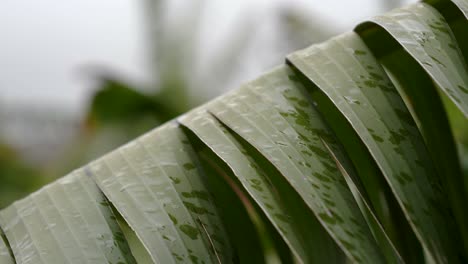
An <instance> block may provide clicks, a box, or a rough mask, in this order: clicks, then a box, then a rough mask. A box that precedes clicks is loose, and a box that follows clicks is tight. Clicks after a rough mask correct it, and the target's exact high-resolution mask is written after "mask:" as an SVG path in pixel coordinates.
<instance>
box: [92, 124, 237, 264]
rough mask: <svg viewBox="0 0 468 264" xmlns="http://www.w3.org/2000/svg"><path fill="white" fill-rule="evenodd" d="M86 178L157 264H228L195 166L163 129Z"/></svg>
mask: <svg viewBox="0 0 468 264" xmlns="http://www.w3.org/2000/svg"><path fill="white" fill-rule="evenodd" d="M87 172H88V173H89V174H90V175H92V177H93V179H95V180H96V182H97V184H98V186H99V187H100V188H101V189H102V190H103V192H104V194H105V195H106V196H107V197H108V198H109V200H110V201H111V202H112V204H113V205H114V206H115V208H116V209H117V210H118V211H119V213H120V214H121V215H122V217H123V218H124V219H125V220H126V222H127V223H128V225H129V226H130V228H132V229H133V230H134V231H135V233H136V235H137V237H138V238H140V240H141V242H142V243H143V245H144V246H145V247H146V249H147V251H148V253H149V255H150V256H151V258H152V260H153V261H154V262H156V263H186V262H191V261H192V262H200V263H202V262H204V263H218V262H222V263H225V262H226V263H228V262H230V261H232V253H231V252H230V246H229V241H228V239H227V237H226V234H225V231H224V227H223V225H222V223H221V222H220V219H219V216H218V212H217V210H216V208H215V206H214V204H213V202H212V198H211V196H210V193H209V192H208V191H207V189H206V187H205V183H204V182H203V179H202V177H203V176H202V175H203V171H202V170H201V167H200V165H199V164H198V161H197V160H196V157H195V155H194V153H193V150H192V149H191V147H190V145H189V142H188V140H187V139H186V137H185V135H184V134H183V133H182V131H181V130H180V129H179V127H178V126H177V125H176V124H173V123H169V124H166V125H164V126H162V127H160V128H158V129H156V130H154V131H152V132H150V133H148V134H146V135H144V136H142V137H141V138H139V139H137V140H135V141H132V142H131V143H129V144H127V145H125V146H123V147H121V148H120V149H118V150H116V151H114V152H111V153H110V154H108V155H106V156H104V157H103V158H101V159H99V160H97V161H95V162H93V163H91V164H90V165H89V166H88V167H87Z"/></svg>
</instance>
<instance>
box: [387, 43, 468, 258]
mask: <svg viewBox="0 0 468 264" xmlns="http://www.w3.org/2000/svg"><path fill="white" fill-rule="evenodd" d="M380 62H381V63H382V65H383V66H384V67H385V69H386V70H387V72H388V73H389V74H390V77H392V81H393V83H394V84H395V85H396V87H398V88H399V90H400V91H401V93H403V94H404V95H405V97H407V105H408V106H409V107H411V108H412V110H413V114H414V118H415V119H417V121H418V122H417V123H418V124H419V127H420V130H421V132H422V134H423V136H424V139H425V142H426V146H427V147H428V151H429V152H430V154H431V156H432V159H433V160H435V161H437V162H435V163H434V164H435V166H436V168H437V171H438V172H439V174H440V175H444V177H442V179H441V180H442V184H443V185H444V187H445V189H446V193H447V195H448V197H449V199H450V202H451V207H452V210H453V211H454V215H455V218H456V220H457V224H458V228H460V231H461V232H460V234H461V236H462V237H463V240H464V241H465V242H464V244H465V252H468V247H467V241H468V239H467V238H468V226H467V225H468V215H467V214H466V204H467V196H466V190H467V188H466V187H468V182H466V180H465V179H464V177H463V174H462V172H461V169H460V163H459V159H458V156H457V151H456V146H455V142H454V140H453V135H452V131H451V129H450V126H449V122H448V119H447V115H446V113H445V110H444V108H443V104H442V101H441V98H440V97H439V96H438V94H437V90H436V89H437V88H436V87H435V85H434V83H433V82H432V80H431V79H430V77H429V76H428V75H427V74H425V72H424V69H422V68H421V67H420V66H419V65H418V64H417V62H416V61H414V60H413V59H412V58H411V57H410V56H409V55H408V54H406V53H405V52H404V51H403V50H399V51H396V52H395V53H394V54H389V55H387V56H385V57H383V58H381V60H380ZM421 87H424V89H421ZM465 186H466V187H465Z"/></svg>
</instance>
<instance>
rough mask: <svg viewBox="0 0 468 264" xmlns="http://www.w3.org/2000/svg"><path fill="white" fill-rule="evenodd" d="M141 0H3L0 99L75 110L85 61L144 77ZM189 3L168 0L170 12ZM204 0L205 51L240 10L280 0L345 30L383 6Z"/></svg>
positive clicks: (345, 0)
mask: <svg viewBox="0 0 468 264" xmlns="http://www.w3.org/2000/svg"><path fill="white" fill-rule="evenodd" d="M140 1H141V0H140ZM140 1H134V0H99V1H95V0H35V1H33V0H2V1H1V2H0V103H2V102H9V103H17V102H22V103H29V102H32V103H34V104H35V105H37V104H39V105H41V104H46V105H51V106H57V107H65V109H68V110H69V111H73V112H76V111H80V110H82V108H83V106H84V103H85V102H86V100H87V98H88V96H89V94H90V92H91V89H92V88H93V86H92V82H91V78H89V76H88V75H87V74H88V72H87V71H86V70H85V69H87V66H89V65H105V66H108V67H109V68H111V69H113V70H115V71H116V72H117V73H121V74H124V76H128V77H130V78H131V79H134V80H147V79H148V72H146V69H147V67H146V66H147V64H148V63H149V62H148V59H147V56H146V54H145V44H144V43H145V35H144V19H143V16H142V11H143V10H142V8H141V6H140V4H141V2H140ZM186 1H187V0H177V1H174V0H172V3H175V4H174V6H175V7H176V8H175V9H174V10H175V11H174V12H175V13H177V12H179V11H178V10H181V9H183V8H184V7H185V6H186V5H184V4H185V3H187V2H186ZM169 2H171V1H169ZM205 2H206V3H209V4H208V5H207V8H206V9H205V10H204V25H205V26H204V27H203V30H202V32H201V34H202V35H201V39H202V40H203V42H205V43H202V47H206V48H205V49H204V50H211V49H212V48H213V49H215V48H216V45H219V43H220V42H222V39H223V38H224V37H225V35H223V33H226V32H231V30H230V29H231V28H230V27H232V26H234V24H235V23H236V21H237V20H236V18H238V16H239V14H244V15H245V14H248V15H253V16H260V17H261V15H262V14H265V13H267V12H269V10H270V9H271V7H272V5H273V4H277V3H279V2H282V4H288V5H300V6H301V7H303V8H304V9H306V10H312V11H313V13H314V14H319V15H320V16H321V17H324V18H327V19H328V20H329V21H333V22H334V23H335V24H334V26H335V27H336V28H339V29H343V31H344V30H347V29H351V28H352V27H353V26H354V25H355V24H356V23H358V22H359V21H362V20H363V19H365V18H366V17H369V16H371V15H375V14H377V13H379V12H381V10H382V9H381V7H380V8H379V6H378V4H379V1H376V0H326V1H323V0H284V1H281V0H275V1H273V0H257V1H254V0H237V1H231V0H216V1H210V2H209V1H205ZM403 2H412V1H411V0H404V1H403Z"/></svg>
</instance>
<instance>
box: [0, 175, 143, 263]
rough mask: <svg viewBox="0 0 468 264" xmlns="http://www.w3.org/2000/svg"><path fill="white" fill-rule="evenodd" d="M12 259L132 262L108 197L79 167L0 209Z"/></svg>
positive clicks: (58, 261) (30, 260)
mask: <svg viewBox="0 0 468 264" xmlns="http://www.w3.org/2000/svg"><path fill="white" fill-rule="evenodd" d="M0 224H1V225H2V228H3V230H4V231H5V234H6V237H7V239H8V241H9V243H10V245H11V249H12V251H13V253H14V257H15V259H16V263H88V262H89V263H91V262H93V263H136V262H135V259H134V258H133V256H132V255H131V254H130V250H129V248H128V245H127V242H126V241H125V239H124V237H123V234H122V232H121V230H120V228H119V226H118V225H117V222H116V219H115V216H114V215H113V214H112V211H111V208H110V206H109V204H108V203H107V200H106V199H105V197H104V196H103V195H102V193H101V192H100V191H99V189H98V188H97V186H96V185H95V183H94V182H92V180H91V179H89V178H88V177H87V176H86V175H84V174H82V173H81V172H79V171H77V172H73V173H71V174H70V175H68V176H66V177H64V178H62V179H60V180H58V181H57V182H55V183H53V184H50V185H48V186H46V187H45V188H43V189H41V190H40V191H38V192H35V193H33V194H32V195H30V196H28V197H27V198H24V199H22V200H19V201H17V202H15V203H14V204H12V205H11V206H9V207H8V208H6V209H5V210H3V211H1V212H0Z"/></svg>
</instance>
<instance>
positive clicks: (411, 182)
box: [288, 33, 453, 262]
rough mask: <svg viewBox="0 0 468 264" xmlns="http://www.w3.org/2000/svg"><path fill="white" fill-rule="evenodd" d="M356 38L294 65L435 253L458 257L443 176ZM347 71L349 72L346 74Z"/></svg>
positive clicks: (349, 36) (298, 57)
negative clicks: (358, 143)
mask: <svg viewBox="0 0 468 264" xmlns="http://www.w3.org/2000/svg"><path fill="white" fill-rule="evenodd" d="M370 54H371V53H370V51H369V50H368V48H367V47H366V46H365V44H364V43H363V42H362V40H360V39H359V37H358V36H357V35H356V34H355V33H346V34H344V35H342V36H339V37H336V38H334V39H332V40H330V41H328V42H326V43H324V44H321V45H316V46H312V47H310V48H308V49H305V50H303V51H299V52H296V53H293V54H292V55H290V56H289V57H288V59H289V61H290V62H291V63H292V64H293V65H294V66H295V67H296V68H298V70H299V71H301V72H303V73H304V75H305V76H306V77H308V78H309V79H310V80H311V81H312V82H313V83H314V84H315V85H317V86H318V87H319V88H320V90H321V91H322V92H323V93H324V94H325V95H326V96H327V97H328V98H329V100H331V101H332V102H333V103H334V104H335V105H336V107H337V108H338V110H339V111H340V112H341V113H342V114H343V115H344V116H345V117H346V119H347V120H348V122H349V123H350V124H351V125H352V127H353V128H354V129H355V130H356V131H357V132H358V134H359V136H360V137H361V140H362V141H363V143H364V144H365V145H366V147H367V148H368V150H369V152H370V153H371V154H372V156H373V157H374V159H375V161H376V162H377V164H378V166H379V167H380V169H381V171H382V173H383V174H384V176H385V178H386V180H387V182H388V184H389V186H390V188H391V189H392V191H393V193H394V195H395V197H396V199H397V200H398V202H399V204H400V206H401V208H402V209H403V211H404V212H405V215H406V218H407V220H408V222H409V223H410V224H411V226H412V227H413V230H414V231H415V233H416V235H417V236H418V238H419V240H420V242H421V243H422V245H424V247H426V248H427V249H428V251H429V252H430V253H429V254H434V255H433V258H434V259H436V260H437V261H440V262H447V261H448V259H451V258H452V257H453V252H452V250H453V249H452V248H451V247H449V246H448V245H449V244H450V241H451V240H450V239H449V237H448V236H447V234H449V233H451V232H449V231H448V230H445V231H442V230H441V226H444V227H446V228H447V229H448V226H450V224H448V223H450V221H448V222H447V220H446V219H445V218H446V217H447V216H448V215H449V214H448V212H447V211H446V208H445V205H444V198H443V196H442V195H441V193H440V192H441V187H440V185H439V184H438V182H439V179H438V177H439V176H438V175H436V174H435V173H434V169H432V163H431V161H430V159H429V157H428V155H427V154H426V151H425V147H424V143H423V141H422V138H421V136H420V135H419V132H418V130H417V128H416V125H415V124H414V121H413V120H412V118H411V116H410V114H409V112H408V110H407V109H406V107H405V106H404V104H403V101H402V100H401V98H400V97H399V95H398V93H397V91H396V89H395V88H394V87H393V86H392V84H391V82H390V80H389V79H388V77H386V75H385V73H384V72H383V70H382V68H381V67H380V65H379V64H378V63H377V61H376V60H375V58H373V56H372V55H370ZM345 69H346V70H345Z"/></svg>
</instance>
